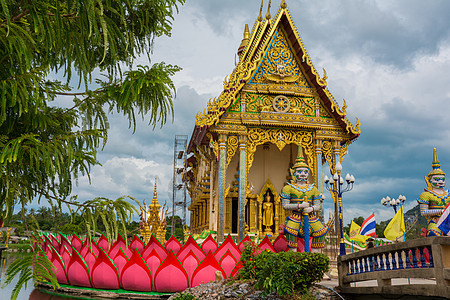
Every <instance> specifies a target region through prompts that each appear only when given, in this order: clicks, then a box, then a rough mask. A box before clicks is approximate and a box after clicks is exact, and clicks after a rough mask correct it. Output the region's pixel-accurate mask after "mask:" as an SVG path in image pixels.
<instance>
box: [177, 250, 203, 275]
mask: <svg viewBox="0 0 450 300" xmlns="http://www.w3.org/2000/svg"><path fill="white" fill-rule="evenodd" d="M181 263H182V264H183V267H184V269H185V270H186V273H187V274H188V277H189V283H190V282H191V280H192V274H194V271H195V269H196V268H197V267H198V265H199V263H200V261H199V260H198V258H197V256H195V254H194V252H192V250H189V253H188V254H187V255H186V256H185V257H184V259H183V261H182V262H181Z"/></svg>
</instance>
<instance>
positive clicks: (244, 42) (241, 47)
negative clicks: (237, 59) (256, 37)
mask: <svg viewBox="0 0 450 300" xmlns="http://www.w3.org/2000/svg"><path fill="white" fill-rule="evenodd" d="M249 39H250V32H249V30H248V24H245V28H244V38H243V39H242V42H241V44H240V45H239V48H238V51H237V53H238V55H239V56H241V53H242V52H243V51H244V49H245V47H246V46H247V44H248V40H249Z"/></svg>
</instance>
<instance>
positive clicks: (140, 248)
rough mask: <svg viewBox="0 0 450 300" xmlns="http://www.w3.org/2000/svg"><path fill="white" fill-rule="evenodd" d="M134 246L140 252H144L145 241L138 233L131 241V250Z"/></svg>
mask: <svg viewBox="0 0 450 300" xmlns="http://www.w3.org/2000/svg"><path fill="white" fill-rule="evenodd" d="M134 248H136V250H137V251H138V252H139V253H142V251H143V250H144V248H145V245H144V242H143V241H142V240H141V239H140V238H139V237H138V236H137V235H134V237H133V240H132V241H131V243H130V250H132V249H134Z"/></svg>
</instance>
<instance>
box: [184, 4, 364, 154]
mask: <svg viewBox="0 0 450 300" xmlns="http://www.w3.org/2000/svg"><path fill="white" fill-rule="evenodd" d="M261 11H262V4H261V8H260V14H259V17H258V18H257V20H256V21H255V23H254V25H253V28H252V30H251V31H250V32H249V31H248V25H245V30H244V38H243V40H242V42H241V44H240V46H239V48H238V54H239V62H238V63H237V65H236V67H235V69H234V70H233V72H232V73H231V74H230V76H229V77H228V76H227V77H225V80H224V89H223V91H222V92H221V94H220V95H219V96H218V97H217V98H214V99H210V101H209V102H208V105H207V107H206V108H205V109H204V111H203V113H200V112H199V113H198V114H197V116H196V122H195V128H194V133H193V135H192V137H191V141H190V143H189V149H191V147H192V146H193V143H195V144H197V145H199V144H201V143H202V142H205V140H204V139H205V135H206V133H207V132H208V128H209V127H210V126H216V125H217V124H218V123H219V121H220V119H221V118H222V116H223V115H224V114H225V113H226V112H227V111H228V110H229V109H230V108H231V107H232V106H233V105H236V101H237V99H238V98H239V97H240V94H241V93H242V92H243V91H253V92H255V93H265V94H278V95H310V96H314V97H318V98H320V101H321V105H323V107H324V110H325V111H327V113H328V114H329V115H330V117H332V118H333V119H334V120H335V121H336V122H337V123H336V124H338V126H339V127H340V128H341V130H343V131H344V132H345V133H346V134H347V135H348V137H349V138H348V139H349V140H353V139H355V138H357V137H358V136H359V135H360V132H361V131H360V128H359V125H360V124H359V120H357V123H356V126H353V125H352V124H351V123H350V121H349V120H348V119H347V118H346V104H345V100H344V106H343V107H342V108H340V107H339V105H338V103H337V102H336V100H335V99H334V97H333V96H332V95H331V93H330V91H329V90H328V89H327V81H326V79H327V74H326V71H325V70H323V72H324V75H323V76H322V77H321V76H320V75H319V73H318V72H317V70H316V68H315V67H314V65H313V64H312V61H311V58H310V56H309V54H308V52H307V51H306V48H305V46H304V44H303V41H302V39H301V37H300V35H299V33H298V30H297V28H296V26H295V25H294V22H293V20H292V16H291V14H290V12H289V10H288V8H287V5H286V2H285V1H284V0H283V1H282V2H281V5H280V7H279V9H278V12H277V13H276V15H275V17H273V18H271V15H270V1H269V6H268V10H267V13H266V18H265V19H263V18H262V17H261ZM276 39H279V41H280V43H279V44H280V45H281V44H284V45H286V46H287V47H288V48H289V51H290V53H291V54H292V55H291V56H292V59H291V61H290V62H289V64H285V65H286V66H287V67H290V68H291V69H292V68H294V66H295V72H296V73H295V72H294V73H295V76H292V74H294V73H292V72H291V73H289V72H287V71H286V70H285V69H284V68H285V65H276V64H273V63H272V66H271V68H272V69H270V68H266V69H265V70H263V69H264V68H263V67H264V66H265V65H264V64H266V62H267V55H268V52H269V50H270V49H272V48H273V47H274V44H275V42H276V41H277V40H276ZM262 73H264V74H262ZM287 73H289V74H287ZM267 81H270V84H267ZM274 87H275V88H274ZM236 106H237V107H238V105H236Z"/></svg>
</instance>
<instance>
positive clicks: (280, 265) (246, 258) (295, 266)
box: [239, 245, 329, 296]
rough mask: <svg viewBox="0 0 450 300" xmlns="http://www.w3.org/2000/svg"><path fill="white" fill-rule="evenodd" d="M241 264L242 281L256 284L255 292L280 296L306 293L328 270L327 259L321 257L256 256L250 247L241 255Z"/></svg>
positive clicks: (314, 255)
mask: <svg viewBox="0 0 450 300" xmlns="http://www.w3.org/2000/svg"><path fill="white" fill-rule="evenodd" d="M241 262H242V265H243V267H242V269H241V270H240V271H239V277H240V278H241V279H252V280H256V284H255V288H257V289H262V290H263V293H264V294H269V293H273V292H275V293H277V294H278V295H280V296H287V295H292V294H293V293H296V292H300V293H306V292H307V290H308V288H309V287H310V286H311V285H312V283H313V282H317V281H320V280H321V279H322V278H323V275H324V273H325V272H327V271H328V268H329V266H328V264H329V258H328V257H327V256H326V255H324V254H322V253H304V252H301V253H298V252H280V253H272V252H268V251H264V252H261V253H260V254H256V253H255V252H254V250H253V249H252V247H251V246H249V245H247V246H246V247H245V249H244V251H243V252H242V256H241Z"/></svg>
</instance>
